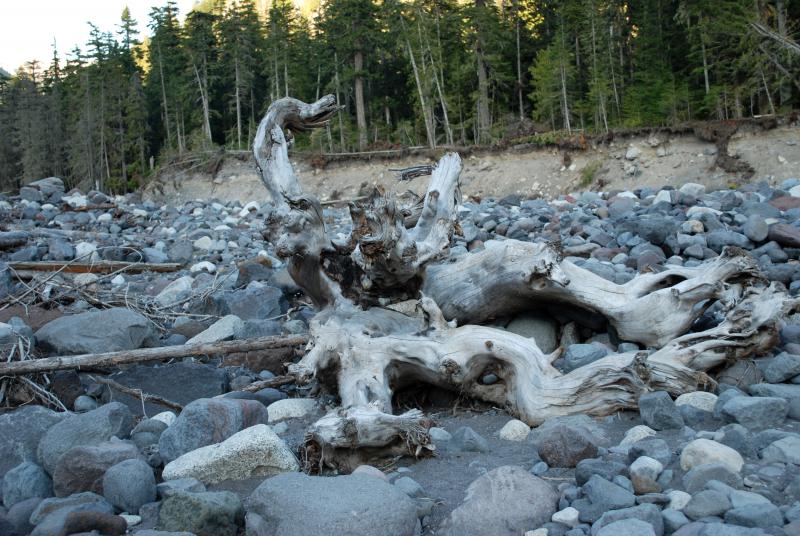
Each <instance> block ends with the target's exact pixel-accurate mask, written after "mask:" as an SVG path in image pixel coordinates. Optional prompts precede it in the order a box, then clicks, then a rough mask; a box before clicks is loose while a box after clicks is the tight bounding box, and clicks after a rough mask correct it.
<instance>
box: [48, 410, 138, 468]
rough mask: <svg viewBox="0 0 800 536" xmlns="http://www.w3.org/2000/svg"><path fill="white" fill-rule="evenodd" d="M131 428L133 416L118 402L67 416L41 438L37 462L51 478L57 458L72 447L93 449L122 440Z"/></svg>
mask: <svg viewBox="0 0 800 536" xmlns="http://www.w3.org/2000/svg"><path fill="white" fill-rule="evenodd" d="M132 428H133V415H131V412H130V411H129V410H128V408H127V407H125V406H124V405H123V404H120V403H119V402H111V403H109V404H105V405H103V406H100V407H99V408H97V409H95V410H92V411H87V412H86V413H80V414H76V415H71V416H69V417H67V418H66V419H64V420H62V421H60V422H59V423H57V424H56V425H54V426H53V427H51V428H50V429H49V430H48V431H47V433H45V434H44V436H43V437H42V439H41V441H40V442H39V448H38V458H39V461H40V463H41V464H42V466H44V468H45V469H46V470H47V472H48V473H50V474H51V475H52V474H53V471H55V468H56V464H57V463H58V461H59V459H60V458H61V456H62V455H63V454H64V453H66V452H67V451H68V450H70V449H71V448H72V447H75V446H78V445H96V444H98V443H101V442H103V441H108V440H109V439H111V438H112V437H115V436H116V437H120V438H122V437H126V436H127V435H128V434H129V433H130V431H131V429H132Z"/></svg>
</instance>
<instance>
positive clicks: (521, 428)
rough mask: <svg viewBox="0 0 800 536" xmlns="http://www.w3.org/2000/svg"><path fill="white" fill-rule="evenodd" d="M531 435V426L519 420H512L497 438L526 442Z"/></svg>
mask: <svg viewBox="0 0 800 536" xmlns="http://www.w3.org/2000/svg"><path fill="white" fill-rule="evenodd" d="M530 433H531V427H530V426H528V425H527V424H525V423H524V422H522V421H520V420H518V419H511V420H510V421H508V422H507V423H506V424H505V425H504V426H503V427H502V428H501V429H500V431H499V432H498V433H497V436H498V437H499V438H500V439H505V440H506V441H525V438H527V437H528V434H530Z"/></svg>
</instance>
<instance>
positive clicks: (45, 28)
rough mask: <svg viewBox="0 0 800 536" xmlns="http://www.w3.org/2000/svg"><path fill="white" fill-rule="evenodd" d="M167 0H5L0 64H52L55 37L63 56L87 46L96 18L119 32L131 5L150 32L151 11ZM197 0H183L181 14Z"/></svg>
mask: <svg viewBox="0 0 800 536" xmlns="http://www.w3.org/2000/svg"><path fill="white" fill-rule="evenodd" d="M165 3H166V0H0V67H2V68H3V69H5V70H6V71H8V72H9V73H12V74H13V73H14V72H15V71H16V70H17V68H18V67H19V66H21V65H22V64H23V63H25V62H27V61H30V60H32V59H37V60H39V62H40V63H41V66H42V68H45V67H47V66H48V65H49V64H50V59H51V58H52V56H53V48H52V47H53V39H55V40H56V45H57V47H58V52H59V56H60V57H61V58H62V60H63V59H64V58H65V57H66V55H67V53H68V52H69V51H71V50H72V49H73V48H74V47H75V45H80V46H81V48H83V47H84V45H85V43H86V41H88V39H89V25H88V24H87V22H89V21H91V22H92V23H94V24H95V25H96V26H97V27H98V28H99V29H100V30H101V31H103V32H109V31H110V32H116V30H117V25H118V24H119V19H120V15H122V10H123V9H124V8H125V6H126V5H127V6H128V8H129V9H130V11H131V15H132V16H133V18H134V19H136V21H137V22H138V23H139V32H140V38H141V37H143V36H144V35H145V34H146V33H147V32H148V28H147V23H148V21H149V17H148V14H149V13H150V9H151V8H152V7H153V6H161V5H163V4H165ZM193 4H194V0H177V5H178V9H179V11H180V14H181V18H183V15H185V14H186V13H187V12H188V11H189V9H190V8H191V7H192V5H193Z"/></svg>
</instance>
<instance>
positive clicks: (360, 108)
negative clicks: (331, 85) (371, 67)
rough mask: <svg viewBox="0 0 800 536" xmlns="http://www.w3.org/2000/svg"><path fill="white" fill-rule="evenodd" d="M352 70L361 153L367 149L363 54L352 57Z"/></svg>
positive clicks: (359, 52) (359, 53)
mask: <svg viewBox="0 0 800 536" xmlns="http://www.w3.org/2000/svg"><path fill="white" fill-rule="evenodd" d="M353 68H354V69H355V86H356V87H355V89H356V125H357V126H358V149H359V150H360V151H363V150H364V149H366V148H367V115H366V111H365V108H364V75H363V74H362V70H363V69H364V53H363V52H362V51H360V50H359V51H358V52H356V53H355V56H353Z"/></svg>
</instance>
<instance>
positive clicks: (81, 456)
mask: <svg viewBox="0 0 800 536" xmlns="http://www.w3.org/2000/svg"><path fill="white" fill-rule="evenodd" d="M135 458H139V449H138V448H136V445H134V444H133V443H130V442H128V441H104V442H102V443H99V444H97V445H79V446H77V447H73V448H71V449H69V450H68V451H67V452H65V453H64V455H63V456H61V458H60V459H59V460H58V463H57V464H56V468H55V470H54V471H53V490H54V491H55V494H56V496H57V497H66V496H68V495H72V494H73V493H79V492H83V491H92V492H94V493H97V494H102V493H103V475H104V474H105V472H106V471H107V470H108V468H109V467H111V466H112V465H116V464H118V463H119V462H121V461H123V460H130V459H135Z"/></svg>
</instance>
